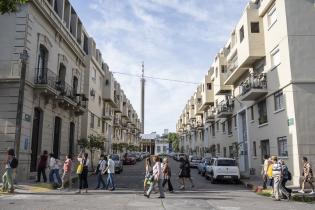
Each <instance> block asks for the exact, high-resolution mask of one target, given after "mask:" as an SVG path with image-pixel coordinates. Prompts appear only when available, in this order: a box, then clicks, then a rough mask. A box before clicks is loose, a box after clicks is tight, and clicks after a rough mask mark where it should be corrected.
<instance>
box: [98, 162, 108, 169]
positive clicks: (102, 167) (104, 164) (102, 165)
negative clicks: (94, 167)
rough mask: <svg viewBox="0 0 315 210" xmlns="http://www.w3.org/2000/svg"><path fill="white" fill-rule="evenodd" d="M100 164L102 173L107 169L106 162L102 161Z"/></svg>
mask: <svg viewBox="0 0 315 210" xmlns="http://www.w3.org/2000/svg"><path fill="white" fill-rule="evenodd" d="M98 164H100V168H99V170H100V171H103V170H104V169H105V168H106V161H105V160H100V161H99V162H98Z"/></svg>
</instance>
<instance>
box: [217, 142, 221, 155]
mask: <svg viewBox="0 0 315 210" xmlns="http://www.w3.org/2000/svg"><path fill="white" fill-rule="evenodd" d="M220 152H221V150H220V144H217V153H219V154H220Z"/></svg>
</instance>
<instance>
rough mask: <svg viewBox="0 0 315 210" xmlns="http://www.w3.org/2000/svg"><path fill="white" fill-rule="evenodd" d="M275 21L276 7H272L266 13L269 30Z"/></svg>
mask: <svg viewBox="0 0 315 210" xmlns="http://www.w3.org/2000/svg"><path fill="white" fill-rule="evenodd" d="M276 21H277V13H276V6H275V5H273V6H272V8H271V9H270V11H269V12H268V27H269V28H270V27H271V26H273V24H274V23H275V22H276Z"/></svg>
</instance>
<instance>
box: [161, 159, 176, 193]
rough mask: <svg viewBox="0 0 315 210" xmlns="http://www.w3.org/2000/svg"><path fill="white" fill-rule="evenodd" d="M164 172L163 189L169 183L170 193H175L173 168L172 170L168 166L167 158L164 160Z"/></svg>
mask: <svg viewBox="0 0 315 210" xmlns="http://www.w3.org/2000/svg"><path fill="white" fill-rule="evenodd" d="M162 171H163V176H164V180H163V184H162V187H163V188H164V186H165V184H166V183H167V185H168V191H169V192H170V193H172V192H174V191H173V186H172V183H171V168H170V166H169V164H168V159H167V158H164V159H163V168H162Z"/></svg>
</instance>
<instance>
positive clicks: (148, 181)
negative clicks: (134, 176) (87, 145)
mask: <svg viewBox="0 0 315 210" xmlns="http://www.w3.org/2000/svg"><path fill="white" fill-rule="evenodd" d="M152 174H153V169H152V163H151V159H150V157H148V158H147V159H145V177H144V182H143V192H144V194H145V193H146V191H147V185H148V184H151V182H152V181H153V180H152V178H153V176H152Z"/></svg>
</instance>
